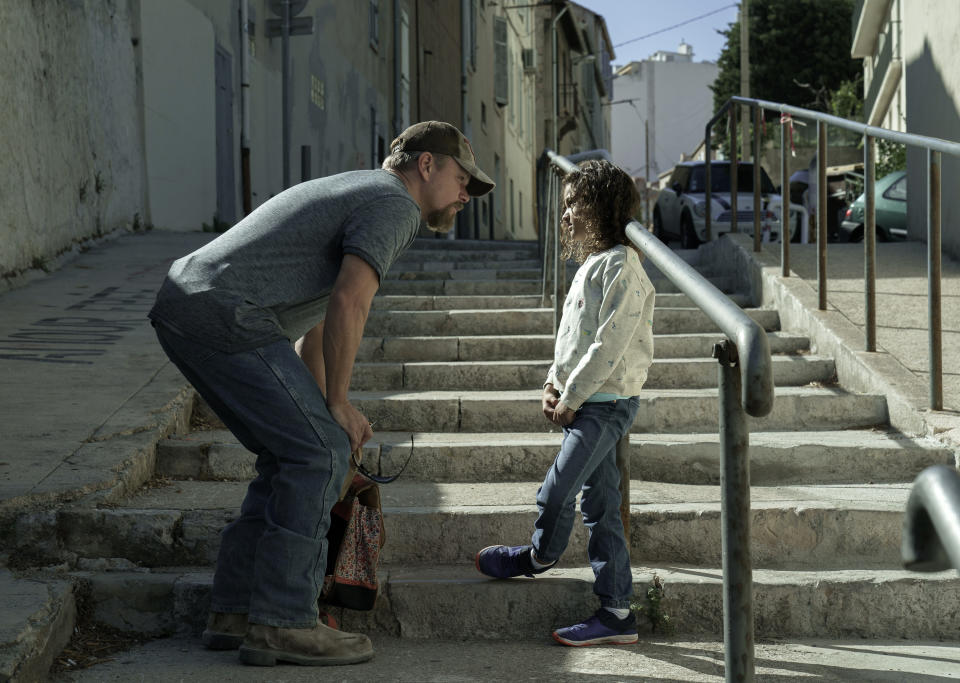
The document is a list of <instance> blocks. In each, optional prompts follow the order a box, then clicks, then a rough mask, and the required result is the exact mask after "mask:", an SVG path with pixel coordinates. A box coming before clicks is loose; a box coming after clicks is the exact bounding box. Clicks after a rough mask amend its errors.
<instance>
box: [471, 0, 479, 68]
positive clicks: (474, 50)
mask: <svg viewBox="0 0 960 683" xmlns="http://www.w3.org/2000/svg"><path fill="white" fill-rule="evenodd" d="M477 18H478V17H477V0H470V69H471V70H472V71H476V70H477Z"/></svg>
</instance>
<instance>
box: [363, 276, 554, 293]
mask: <svg viewBox="0 0 960 683" xmlns="http://www.w3.org/2000/svg"><path fill="white" fill-rule="evenodd" d="M541 290H542V284H541V282H540V279H539V277H538V278H536V279H529V280H395V279H390V278H384V280H383V282H381V283H380V289H379V290H378V291H379V293H381V294H417V295H438V294H443V295H450V296H473V295H478V294H480V295H485V296H491V295H503V296H509V295H518V294H540V292H541Z"/></svg>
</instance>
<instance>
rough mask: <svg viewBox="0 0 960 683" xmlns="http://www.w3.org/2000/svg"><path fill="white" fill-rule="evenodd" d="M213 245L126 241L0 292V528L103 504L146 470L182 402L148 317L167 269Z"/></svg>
mask: <svg viewBox="0 0 960 683" xmlns="http://www.w3.org/2000/svg"><path fill="white" fill-rule="evenodd" d="M211 237H213V235H209V234H202V233H173V232H161V231H151V232H146V233H138V234H130V235H124V236H122V237H119V238H117V239H115V240H113V241H111V242H109V243H107V244H104V245H102V246H100V247H97V248H96V249H93V250H91V251H89V252H87V253H85V254H81V255H80V256H78V257H77V258H76V259H75V260H74V261H72V262H71V263H69V264H67V265H66V266H64V267H63V268H61V269H60V270H57V271H56V272H53V273H51V274H50V275H48V276H46V277H43V278H40V279H38V280H35V281H33V282H31V283H29V284H28V285H26V286H24V287H22V288H20V289H15V290H12V291H9V292H6V293H4V294H0V376H2V377H3V380H2V388H3V391H2V392H0V415H3V420H2V425H0V519H2V518H3V516H5V515H4V513H8V512H10V511H12V509H15V508H16V509H22V508H23V507H25V506H34V505H41V504H42V505H45V506H46V505H50V504H52V503H55V502H58V501H64V500H68V499H72V498H75V497H77V496H79V495H83V494H85V493H90V492H93V491H104V492H105V495H107V494H109V493H110V492H111V489H117V488H118V487H122V484H123V481H124V475H125V474H126V473H125V471H124V470H125V469H127V468H130V467H137V466H144V465H147V464H148V463H147V462H146V461H147V460H149V459H150V453H151V452H152V449H153V446H154V445H155V443H156V441H157V440H158V439H159V438H161V437H162V436H164V435H165V434H166V433H167V432H169V431H170V429H171V428H172V427H173V426H174V421H175V420H176V419H177V417H178V415H177V412H178V411H177V407H178V403H179V402H181V401H182V400H183V399H184V397H185V395H186V392H185V391H184V385H185V382H184V380H183V378H182V377H181V376H180V374H179V373H178V372H177V371H176V369H175V368H172V367H171V366H170V364H169V363H168V362H167V359H166V356H165V355H164V353H163V351H162V350H161V349H160V347H159V345H158V344H157V342H156V337H155V336H154V334H153V328H152V327H151V326H150V323H149V321H148V320H147V318H146V313H147V311H148V310H149V309H150V306H151V305H152V303H153V299H154V296H155V294H156V291H157V288H158V287H159V286H160V283H161V282H162V280H163V277H164V275H165V274H166V271H167V269H168V268H169V267H170V264H171V263H172V262H173V261H174V260H175V259H176V258H178V257H180V256H182V255H184V254H186V253H188V252H189V251H192V250H194V249H196V248H197V247H199V246H200V245H202V244H204V243H205V242H207V241H209V240H210V238H211ZM151 464H152V463H151ZM115 493H120V491H115Z"/></svg>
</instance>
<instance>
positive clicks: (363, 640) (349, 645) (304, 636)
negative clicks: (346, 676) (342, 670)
mask: <svg viewBox="0 0 960 683" xmlns="http://www.w3.org/2000/svg"><path fill="white" fill-rule="evenodd" d="M372 657H373V645H372V644H371V643H370V639H369V638H367V637H366V636H365V635H363V634H360V633H344V632H343V631H337V630H334V629H332V628H330V627H329V626H326V625H324V624H317V625H316V626H314V627H313V628H281V627H278V626H267V625H265V624H253V623H251V624H250V626H249V627H248V628H247V635H246V637H245V638H244V639H243V645H241V646H240V661H241V662H243V663H244V664H252V665H255V666H275V665H276V663H277V662H290V663H292V664H304V665H307V666H336V665H340V664H359V663H360V662H366V661H368V660H369V659H370V658H372Z"/></svg>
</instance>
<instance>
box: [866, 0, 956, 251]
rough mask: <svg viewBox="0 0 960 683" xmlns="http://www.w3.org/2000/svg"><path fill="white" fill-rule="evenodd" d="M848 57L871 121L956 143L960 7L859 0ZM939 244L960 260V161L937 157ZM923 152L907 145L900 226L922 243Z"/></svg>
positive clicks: (938, 1)
mask: <svg viewBox="0 0 960 683" xmlns="http://www.w3.org/2000/svg"><path fill="white" fill-rule="evenodd" d="M852 28H853V40H852V46H851V50H850V54H851V56H853V57H858V58H861V59H863V73H864V119H865V121H866V122H867V123H869V124H871V125H876V126H881V127H883V128H889V129H891V130H895V131H903V132H907V133H916V134H918V135H927V136H930V137H935V138H942V139H944V140H949V141H952V142H960V53H958V52H957V50H956V46H957V44H958V41H960V4H958V3H956V2H952V1H951V0H924V2H922V3H917V2H905V0H858V2H857V4H856V6H855V8H854V13H853V27H852ZM942 161H943V165H942V179H941V186H942V188H943V194H942V197H943V199H942V217H941V220H942V230H943V242H942V243H943V248H944V250H945V251H946V252H948V253H950V254H951V255H953V256H954V257H955V258H960V230H958V229H957V226H958V225H960V196H958V195H957V194H956V193H955V192H951V191H950V189H949V188H953V187H956V184H957V182H958V181H960V159H957V158H956V157H952V156H949V155H943V160H942ZM926 178H927V160H926V150H924V149H921V148H914V147H908V148H907V231H908V234H909V237H910V238H911V239H918V240H923V241H926V230H927V228H926V225H927V192H926Z"/></svg>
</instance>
